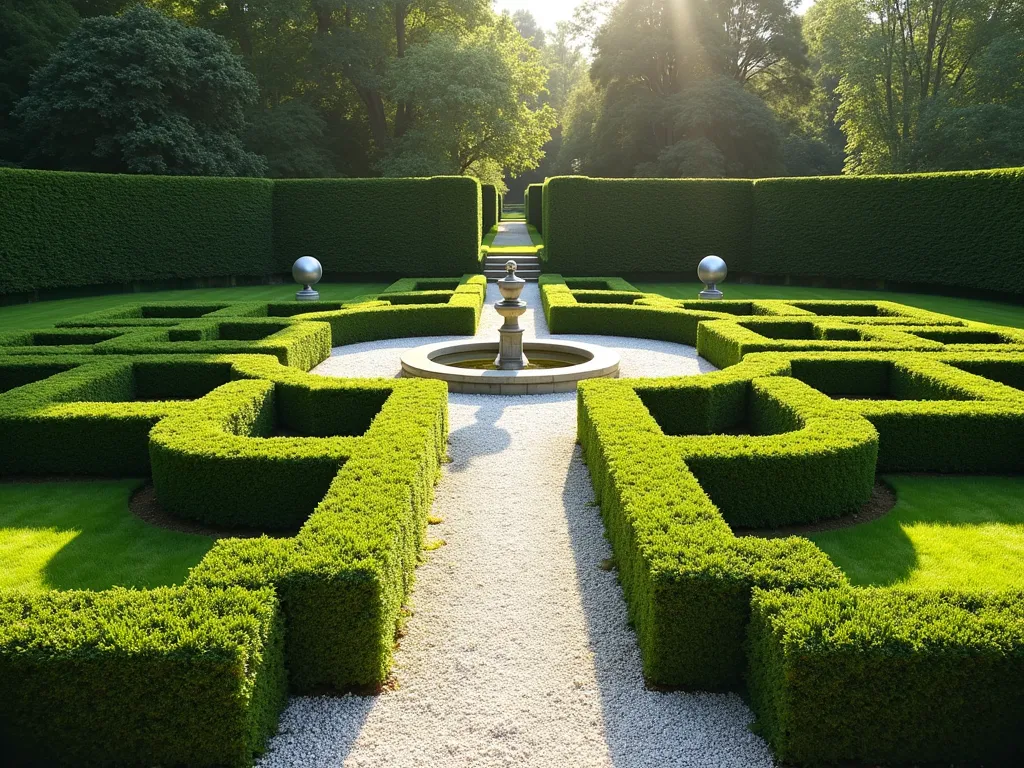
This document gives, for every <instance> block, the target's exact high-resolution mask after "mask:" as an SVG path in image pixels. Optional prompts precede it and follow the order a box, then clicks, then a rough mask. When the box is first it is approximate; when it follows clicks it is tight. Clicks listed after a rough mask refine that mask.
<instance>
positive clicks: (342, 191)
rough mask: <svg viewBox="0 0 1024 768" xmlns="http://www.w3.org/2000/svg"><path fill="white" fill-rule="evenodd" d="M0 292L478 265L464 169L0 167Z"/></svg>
mask: <svg viewBox="0 0 1024 768" xmlns="http://www.w3.org/2000/svg"><path fill="white" fill-rule="evenodd" d="M0 212H2V215H0V294H6V293H24V292H29V291H38V290H46V289H52V288H67V287H73V286H86V285H123V284H125V283H130V282H135V281H143V282H145V281H160V280H172V281H173V280H191V279H201V278H210V277H228V276H230V277H237V278H245V277H248V278H251V279H264V278H267V277H269V276H271V275H275V274H287V273H288V272H290V270H291V265H292V264H293V263H294V261H295V259H297V258H299V257H300V256H306V255H311V256H315V257H316V258H318V259H319V260H320V261H321V263H322V264H323V267H324V270H325V271H326V272H327V273H328V274H334V275H342V274H348V275H352V274H378V275H380V274H388V273H390V274H395V273H401V274H417V273H418V274H431V275H448V276H455V275H461V274H463V273H464V272H475V271H478V270H479V261H478V259H479V247H480V227H481V210H480V189H479V185H478V184H477V182H476V181H475V180H473V179H469V178H433V179H288V180H276V181H270V180H265V179H222V178H180V177H179V178H170V177H158V176H130V175H119V174H86V173H54V172H50V171H29V170H23V169H8V168H0Z"/></svg>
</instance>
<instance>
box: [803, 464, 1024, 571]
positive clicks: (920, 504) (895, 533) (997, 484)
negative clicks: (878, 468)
mask: <svg viewBox="0 0 1024 768" xmlns="http://www.w3.org/2000/svg"><path fill="white" fill-rule="evenodd" d="M885 480H886V482H887V483H889V485H891V486H892V487H893V489H894V490H895V491H896V499H897V500H896V506H895V507H893V509H892V511H890V512H889V514H887V515H886V516H885V517H882V518H879V519H878V520H873V521H871V522H870V523H865V524H864V525H859V526H853V527H850V528H844V529H839V530H835V531H828V532H822V533H817V534H813V535H809V536H808V538H810V539H811V540H812V541H814V543H815V544H817V545H818V546H819V547H820V548H821V549H822V550H823V551H825V552H826V553H827V554H828V555H829V557H830V558H832V561H833V562H834V563H835V564H836V565H837V566H839V567H840V568H841V569H842V570H843V572H844V573H846V575H847V576H848V577H849V579H850V581H851V582H852V583H853V584H855V585H857V586H892V585H895V584H900V583H902V582H905V581H907V580H909V579H911V577H912V576H913V575H914V572H915V571H916V570H917V569H918V568H922V567H929V568H932V569H935V567H936V566H939V567H941V566H942V565H943V564H944V563H946V562H948V564H949V567H950V568H952V569H956V571H957V572H956V573H955V574H953V576H954V577H955V578H961V577H963V575H964V573H963V572H964V570H966V569H969V568H972V567H978V568H981V567H985V568H990V569H994V570H996V571H997V570H998V569H999V568H1003V569H1004V570H1011V571H1013V570H1017V569H1018V568H1019V559H1018V557H1017V555H1018V554H1019V547H1020V546H1021V544H1020V543H1017V544H1016V545H1015V544H1014V542H1012V541H1008V540H1007V539H1006V537H1005V536H1004V535H1002V534H1003V533H1005V530H1006V529H1005V527H1006V526H1010V527H1011V528H1014V529H1018V530H1021V531H1022V532H1024V478H1019V477H995V476H970V475H890V476H887V477H886V478H885ZM987 527H991V529H992V533H991V540H986V538H987V533H986V528H987ZM929 528H931V529H933V531H932V532H931V535H930V536H928V535H927V534H928V533H929V532H928V530H927V529H929ZM915 530H916V534H915V535H917V537H918V542H917V543H915V541H914V540H913V539H912V538H911V534H910V533H908V532H915ZM943 537H948V538H949V542H948V543H947V546H946V547H942V546H941V545H942V541H941V539H942V538H943ZM924 546H928V547H930V548H931V549H932V551H931V553H930V562H929V563H924V562H922V557H921V556H922V551H921V549H920V548H921V547H924ZM1015 547H1016V549H1015ZM1004 548H1005V549H1004ZM977 575H978V577H979V578H982V577H983V576H984V575H985V574H984V572H982V571H979V572H978V574H977ZM996 575H997V577H998V573H997V574H996Z"/></svg>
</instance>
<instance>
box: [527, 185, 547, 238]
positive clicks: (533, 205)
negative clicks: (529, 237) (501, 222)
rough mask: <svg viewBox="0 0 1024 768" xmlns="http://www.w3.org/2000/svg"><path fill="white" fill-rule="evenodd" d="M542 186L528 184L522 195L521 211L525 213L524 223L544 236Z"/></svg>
mask: <svg viewBox="0 0 1024 768" xmlns="http://www.w3.org/2000/svg"><path fill="white" fill-rule="evenodd" d="M543 203H544V185H543V184H529V185H527V187H526V192H525V193H524V195H523V210H524V212H525V213H526V223H527V224H529V225H530V226H532V227H534V228H535V229H536V230H537V231H538V232H540V233H541V234H544V221H543V218H544V207H543Z"/></svg>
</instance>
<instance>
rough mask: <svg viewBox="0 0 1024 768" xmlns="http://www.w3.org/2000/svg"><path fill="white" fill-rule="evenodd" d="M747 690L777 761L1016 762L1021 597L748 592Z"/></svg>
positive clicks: (1023, 703)
mask: <svg viewBox="0 0 1024 768" xmlns="http://www.w3.org/2000/svg"><path fill="white" fill-rule="evenodd" d="M748 685H749V689H750V695H751V698H752V703H753V706H754V709H755V711H756V712H757V716H758V728H759V730H760V732H761V733H763V734H764V736H765V737H766V738H767V739H768V740H769V741H770V742H771V744H772V746H773V747H774V749H775V752H776V754H777V756H778V757H779V758H780V759H781V760H783V761H785V762H787V763H789V762H799V763H812V764H822V763H835V762H839V761H851V760H852V761H856V762H857V763H858V764H865V763H867V764H872V765H874V764H878V763H884V764H887V765H891V764H894V763H901V764H902V763H908V764H909V763H913V764H920V763H924V762H927V763H932V762H934V763H936V764H940V763H941V764H943V765H948V764H950V763H954V762H955V763H965V764H971V765H974V764H981V763H984V764H990V762H989V761H994V762H993V763H992V764H999V765H1018V764H1020V761H1021V759H1022V758H1024V746H1022V742H1021V739H1020V724H1021V713H1022V712H1024V595H1021V594H1020V593H1009V594H992V593H988V594H965V593H956V592H929V591H925V592H917V591H909V590H893V589H856V590H854V589H843V590H832V591H821V592H810V593H805V594H801V595H787V594H782V593H780V592H778V591H775V592H771V593H758V594H756V595H755V597H754V599H753V612H752V619H751V624H750V668H749V675H748Z"/></svg>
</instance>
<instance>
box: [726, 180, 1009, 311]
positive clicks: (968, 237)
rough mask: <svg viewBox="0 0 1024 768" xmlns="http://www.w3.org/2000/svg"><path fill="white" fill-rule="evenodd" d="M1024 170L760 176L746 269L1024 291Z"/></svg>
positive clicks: (750, 270) (743, 265) (782, 273)
mask: <svg viewBox="0 0 1024 768" xmlns="http://www.w3.org/2000/svg"><path fill="white" fill-rule="evenodd" d="M1022 252H1024V169H1022V168H1016V169H1010V170H999V171H975V172H967V173H936V174H916V175H907V176H862V177H834V178H804V179H765V180H763V181H757V182H755V183H754V196H753V227H752V232H751V248H750V255H749V258H748V259H745V260H743V262H742V269H743V270H744V271H748V272H753V273H756V274H762V275H800V276H806V277H825V278H832V279H863V280H888V281H895V282H905V283H923V284H933V285H944V286H956V285H960V286H962V285H964V284H965V282H966V283H967V284H971V283H972V280H973V278H972V276H971V275H970V274H965V271H964V267H965V264H968V263H972V262H974V260H975V259H976V258H978V257H979V256H980V257H983V258H984V260H985V274H984V278H983V280H984V282H985V285H986V286H987V287H988V288H989V289H994V290H999V291H1005V292H1009V293H1018V294H1024V265H1022V262H1021V256H1022Z"/></svg>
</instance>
